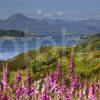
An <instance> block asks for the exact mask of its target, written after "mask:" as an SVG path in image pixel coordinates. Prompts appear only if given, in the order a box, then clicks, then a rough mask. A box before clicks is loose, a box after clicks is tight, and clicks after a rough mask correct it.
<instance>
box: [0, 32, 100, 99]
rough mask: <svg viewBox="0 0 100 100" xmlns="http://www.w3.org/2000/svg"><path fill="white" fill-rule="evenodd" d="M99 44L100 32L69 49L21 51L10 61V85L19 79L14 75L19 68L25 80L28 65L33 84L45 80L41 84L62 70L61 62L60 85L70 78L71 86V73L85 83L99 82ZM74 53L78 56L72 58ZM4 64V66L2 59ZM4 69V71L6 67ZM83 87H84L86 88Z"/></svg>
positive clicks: (68, 82) (68, 81)
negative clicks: (70, 67) (71, 66)
mask: <svg viewBox="0 0 100 100" xmlns="http://www.w3.org/2000/svg"><path fill="white" fill-rule="evenodd" d="M99 44H100V35H99V34H98V35H94V36H92V37H89V38H88V40H87V41H86V42H84V43H83V44H81V45H78V46H76V47H69V48H67V47H41V48H40V49H38V50H31V51H29V52H27V53H21V54H20V55H18V56H16V57H14V58H12V59H9V60H8V61H6V62H7V63H8V69H9V70H10V73H9V76H10V78H9V80H8V81H9V85H10V86H11V85H12V84H13V83H14V80H15V77H14V76H15V75H16V71H17V69H18V68H20V69H21V75H22V77H23V79H24V80H25V73H26V68H27V66H28V68H29V70H30V75H31V77H32V78H31V82H32V84H34V81H36V82H37V81H38V80H41V82H40V84H41V85H43V83H44V81H45V78H46V76H48V75H51V73H53V74H54V73H55V72H56V71H57V69H59V67H56V66H57V65H59V64H60V71H61V72H60V74H61V73H62V74H61V78H60V79H61V80H59V81H56V82H57V83H56V85H57V86H59V84H63V82H64V81H66V86H70V85H71V80H68V79H67V78H68V77H69V76H70V74H71V76H72V77H73V78H74V77H75V75H77V76H78V77H79V80H80V81H81V83H82V84H83V83H84V81H85V80H87V79H88V82H89V85H90V83H92V84H94V82H96V83H97V84H98V82H99V80H100V74H99V73H100V51H99V50H100V49H99V47H100V46H99ZM71 53H73V54H71ZM71 55H74V56H73V57H72V60H71ZM73 59H74V60H73ZM71 61H72V62H74V63H73V64H72V65H73V69H69V66H70V62H71ZM4 63H5V62H4ZM0 64H1V65H0V66H2V62H1V63H0ZM0 68H1V67H0ZM0 70H2V68H1V69H0ZM71 70H72V71H71ZM69 72H71V73H69ZM0 74H1V75H0V76H1V77H0V78H1V80H2V73H0ZM48 77H49V76H48ZM56 77H58V76H56ZM59 77H60V76H59ZM70 78H71V77H70ZM40 84H39V85H40ZM41 85H40V86H41ZM61 86H62V85H61ZM91 86H93V85H90V87H91ZM82 87H83V86H82ZM82 87H81V89H82V90H83V88H82ZM88 88H89V87H88ZM93 88H94V86H93ZM40 90H41V88H40ZM75 91H76V93H79V90H77V89H76V90H75ZM77 91H78V92H77ZM80 92H82V91H80ZM39 93H40V92H39ZM44 93H45V92H44ZM53 93H54V92H53ZM54 94H55V93H54ZM92 95H94V94H92ZM50 96H51V95H50ZM52 97H53V94H52ZM75 98H76V100H77V98H78V97H77V96H75ZM37 100H38V99H37ZM41 100H42V99H41ZM65 100H66V99H65ZM69 100H70V99H69ZM80 100H81V99H80ZM93 100H96V99H93Z"/></svg>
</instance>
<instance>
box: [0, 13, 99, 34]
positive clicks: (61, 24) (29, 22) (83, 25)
mask: <svg viewBox="0 0 100 100" xmlns="http://www.w3.org/2000/svg"><path fill="white" fill-rule="evenodd" d="M0 29H2V30H10V29H14V30H21V31H24V32H41V31H42V32H55V31H63V30H65V31H66V32H82V33H98V32H100V20H97V19H88V20H82V21H70V20H60V19H48V18H44V19H36V18H29V17H27V16H25V15H23V14H20V13H18V14H15V15H12V16H11V17H9V18H7V19H5V20H0Z"/></svg>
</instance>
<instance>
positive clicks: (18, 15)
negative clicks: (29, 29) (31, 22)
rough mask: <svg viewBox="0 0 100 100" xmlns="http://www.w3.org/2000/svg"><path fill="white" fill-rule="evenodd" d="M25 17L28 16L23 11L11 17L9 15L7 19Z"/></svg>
mask: <svg viewBox="0 0 100 100" xmlns="http://www.w3.org/2000/svg"><path fill="white" fill-rule="evenodd" d="M23 18H28V17H26V16H25V15H24V14H21V13H17V14H14V15H12V16H11V17H8V18H7V19H6V20H11V19H12V20H14V19H15V20H16V19H23Z"/></svg>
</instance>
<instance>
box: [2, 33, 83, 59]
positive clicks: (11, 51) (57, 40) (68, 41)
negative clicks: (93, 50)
mask: <svg viewBox="0 0 100 100" xmlns="http://www.w3.org/2000/svg"><path fill="white" fill-rule="evenodd" d="M42 34H43V35H45V37H36V38H34V37H23V38H22V37H21V38H20V37H17V38H14V39H7V38H5V39H4V38H0V60H6V59H8V58H11V57H14V56H16V55H18V54H19V53H21V52H26V51H28V50H31V49H34V48H39V47H41V46H73V45H76V44H79V43H80V42H81V39H80V38H79V35H72V36H69V35H62V34H61V33H58V34H53V33H48V34H47V33H46V34H45V33H42Z"/></svg>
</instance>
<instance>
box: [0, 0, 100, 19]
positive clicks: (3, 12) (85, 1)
mask: <svg viewBox="0 0 100 100" xmlns="http://www.w3.org/2000/svg"><path fill="white" fill-rule="evenodd" d="M16 13H22V14H25V15H26V16H28V17H31V18H34V17H36V18H56V19H66V20H81V19H89V18H98V19H100V0H0V19H6V18H8V17H9V16H11V15H14V14H16Z"/></svg>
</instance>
